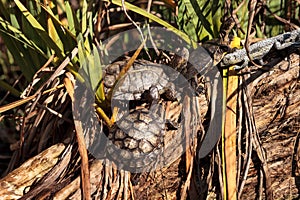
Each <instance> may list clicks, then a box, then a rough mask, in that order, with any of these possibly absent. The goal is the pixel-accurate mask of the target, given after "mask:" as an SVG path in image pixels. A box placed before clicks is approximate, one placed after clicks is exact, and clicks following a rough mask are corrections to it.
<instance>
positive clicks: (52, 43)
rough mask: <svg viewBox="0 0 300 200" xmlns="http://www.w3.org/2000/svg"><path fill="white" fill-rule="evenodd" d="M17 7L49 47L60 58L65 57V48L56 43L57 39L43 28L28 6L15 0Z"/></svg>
mask: <svg viewBox="0 0 300 200" xmlns="http://www.w3.org/2000/svg"><path fill="white" fill-rule="evenodd" d="M14 1H15V3H16V5H17V7H18V8H19V10H20V11H21V13H22V15H23V16H24V17H25V19H26V20H27V21H28V23H29V24H30V25H31V26H32V27H33V28H34V30H35V31H36V32H37V34H38V35H39V37H40V38H41V39H42V40H43V41H44V42H45V43H46V44H47V46H48V47H50V48H51V49H52V50H54V52H55V53H56V55H57V56H58V57H60V58H62V59H63V58H64V53H63V49H60V48H59V46H57V45H56V43H55V41H53V40H52V39H51V37H50V36H49V35H48V33H47V31H46V30H45V29H44V28H43V26H42V25H41V24H40V23H39V22H38V21H37V20H36V19H35V17H34V16H33V15H31V13H30V12H29V11H28V10H27V8H26V7H25V6H24V5H23V4H22V3H21V2H20V1H19V0H14Z"/></svg>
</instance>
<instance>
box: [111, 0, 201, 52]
mask: <svg viewBox="0 0 300 200" xmlns="http://www.w3.org/2000/svg"><path fill="white" fill-rule="evenodd" d="M112 3H113V4H116V5H118V6H122V1H121V0H112ZM125 6H126V9H128V10H131V11H133V12H135V13H138V14H140V15H142V16H144V17H147V18H149V19H151V20H152V21H155V22H156V23H158V24H160V25H162V26H164V27H166V28H167V29H169V30H170V31H172V32H174V33H175V34H177V35H178V36H179V37H181V38H182V39H183V40H184V41H186V42H187V43H188V44H192V45H193V46H194V47H195V46H197V44H196V43H195V42H194V41H193V40H191V39H190V37H189V36H188V35H187V34H185V33H184V32H182V31H180V30H178V29H177V28H175V27H174V26H172V25H171V24H169V23H168V22H166V21H164V20H162V19H160V18H158V17H157V16H155V15H153V14H151V13H148V12H147V11H145V10H143V9H141V8H139V7H137V6H135V5H132V4H130V3H128V2H125Z"/></svg>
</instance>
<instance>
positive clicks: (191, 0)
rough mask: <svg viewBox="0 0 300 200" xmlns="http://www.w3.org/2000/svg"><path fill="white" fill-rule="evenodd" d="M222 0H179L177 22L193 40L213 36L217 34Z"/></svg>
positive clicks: (206, 38) (201, 39)
mask: <svg viewBox="0 0 300 200" xmlns="http://www.w3.org/2000/svg"><path fill="white" fill-rule="evenodd" d="M222 5H223V3H222V1H219V0H213V1H201V0H181V1H179V5H178V10H179V14H178V19H177V24H178V26H179V27H180V29H182V30H184V31H185V32H186V33H187V34H188V35H189V36H190V37H191V38H193V39H194V40H195V41H203V40H208V39H212V38H215V37H216V36H218V34H219V28H220V25H221V23H220V19H221V16H222V15H221V8H222Z"/></svg>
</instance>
